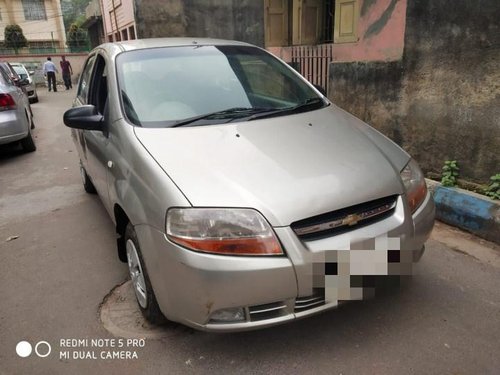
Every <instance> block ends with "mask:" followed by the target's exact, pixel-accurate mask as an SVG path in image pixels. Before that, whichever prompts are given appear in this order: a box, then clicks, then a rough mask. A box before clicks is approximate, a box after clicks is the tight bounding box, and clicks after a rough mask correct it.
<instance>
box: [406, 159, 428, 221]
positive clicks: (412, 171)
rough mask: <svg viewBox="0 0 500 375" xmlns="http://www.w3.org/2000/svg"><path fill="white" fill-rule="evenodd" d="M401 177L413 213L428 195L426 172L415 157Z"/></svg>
mask: <svg viewBox="0 0 500 375" xmlns="http://www.w3.org/2000/svg"><path fill="white" fill-rule="evenodd" d="M401 179H402V180H403V184H404V186H405V189H406V199H407V201H408V205H409V206H410V210H411V212H412V213H414V212H415V211H416V209H417V208H418V207H419V206H420V205H421V204H422V202H423V201H424V199H425V197H426V196H427V185H426V184H425V178H424V174H423V173H422V170H421V169H420V167H419V166H418V164H417V162H416V161H415V160H413V159H411V160H410V162H409V163H408V164H407V165H406V167H404V168H403V170H402V171H401Z"/></svg>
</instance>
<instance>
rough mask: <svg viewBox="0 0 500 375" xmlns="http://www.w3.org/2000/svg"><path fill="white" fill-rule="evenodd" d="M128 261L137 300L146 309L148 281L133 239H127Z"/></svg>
mask: <svg viewBox="0 0 500 375" xmlns="http://www.w3.org/2000/svg"><path fill="white" fill-rule="evenodd" d="M127 262H128V271H129V274H130V279H131V280H132V286H133V287H134V292H135V296H136V297H137V302H138V303H139V305H140V306H141V307H142V308H143V309H145V308H146V307H147V305H148V300H147V297H146V295H147V289H146V281H144V273H143V272H142V266H141V261H140V260H139V254H137V249H136V248H135V245H134V242H133V241H132V240H131V239H129V240H127Z"/></svg>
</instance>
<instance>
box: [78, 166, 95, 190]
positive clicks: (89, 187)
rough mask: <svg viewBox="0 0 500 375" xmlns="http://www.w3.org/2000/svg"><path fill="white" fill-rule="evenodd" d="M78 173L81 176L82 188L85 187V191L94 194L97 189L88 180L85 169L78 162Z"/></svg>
mask: <svg viewBox="0 0 500 375" xmlns="http://www.w3.org/2000/svg"><path fill="white" fill-rule="evenodd" d="M80 175H81V177H82V183H83V188H84V189H85V191H86V192H87V193H89V194H96V193H97V190H96V189H95V186H94V184H93V183H92V181H91V180H90V177H89V175H88V174H87V171H86V170H85V168H83V166H82V165H81V164H80Z"/></svg>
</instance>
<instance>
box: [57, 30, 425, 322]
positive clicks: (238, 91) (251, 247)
mask: <svg viewBox="0 0 500 375" xmlns="http://www.w3.org/2000/svg"><path fill="white" fill-rule="evenodd" d="M64 122H65V124H66V125H67V126H69V127H71V128H73V129H72V137H73V139H74V142H75V144H76V147H77V149H78V153H79V157H80V160H81V174H82V179H83V183H84V188H85V190H86V191H88V192H96V191H97V193H98V194H99V196H100V198H101V200H102V202H103V204H104V206H105V207H106V209H107V211H108V213H109V214H110V215H111V217H112V219H113V221H114V223H115V225H116V231H117V233H118V240H117V243H118V254H119V257H120V259H121V260H122V261H125V262H128V267H129V272H130V276H131V280H132V285H133V288H134V291H135V295H136V297H137V302H138V304H139V306H140V309H141V310H142V312H143V314H144V316H145V317H146V318H147V319H148V320H150V321H151V322H153V323H158V322H161V321H162V320H163V319H164V318H167V319H168V320H171V321H176V322H180V323H183V324H186V325H189V326H192V327H194V328H198V329H203V330H209V331H238V330H246V329H253V328H259V327H266V326H271V325H275V324H279V323H283V322H287V321H291V320H293V319H296V318H301V317H305V316H308V315H312V314H315V313H318V312H320V311H323V310H326V309H330V308H333V307H336V306H337V305H338V304H339V303H341V302H343V301H346V300H356V299H362V298H363V297H366V296H367V295H368V294H370V292H371V290H372V287H373V286H374V285H373V284H374V280H379V279H380V278H384V277H385V278H387V277H390V276H388V275H406V274H409V273H410V272H411V266H412V264H413V263H414V262H416V261H418V260H419V259H420V257H421V256H422V253H423V251H424V242H425V241H426V240H427V238H428V236H429V234H430V231H431V229H432V226H433V222H434V204H433V201H432V198H431V196H430V194H429V193H428V192H427V189H426V186H425V180H424V176H423V175H422V172H421V171H420V169H419V167H418V165H417V163H416V162H415V161H414V160H412V159H411V157H410V156H409V155H408V154H407V153H405V152H404V151H403V150H402V149H401V148H399V147H398V146H397V145H396V144H394V143H393V142H391V141H390V140H389V139H387V138H385V137H384V136H383V135H381V134H380V133H378V132H377V131H375V130H374V129H373V128H371V127H370V126H368V125H366V124H365V123H363V122H362V121H360V120H358V119H357V118H355V117H353V116H352V115H350V114H349V113H347V112H345V111H343V110H342V109H340V108H338V107H336V106H335V105H334V104H333V103H331V102H330V101H329V100H328V99H327V98H325V97H324V96H323V95H322V94H321V93H320V92H319V91H318V90H317V89H316V88H315V87H314V86H312V85H311V84H309V83H308V82H307V81H306V80H305V79H304V78H302V77H301V76H300V75H299V74H298V73H297V72H296V71H294V70H293V69H291V68H290V67H289V66H288V65H287V64H285V63H284V62H282V61H281V60H279V59H277V58H275V57H274V56H272V55H271V54H269V53H267V52H266V51H265V50H262V49H260V48H257V47H255V46H252V45H249V44H245V43H239V42H230V41H223V40H207V39H197V40H193V39H150V40H137V41H130V42H122V43H109V44H104V45H101V46H99V47H97V48H96V49H94V50H93V51H92V52H91V53H90V55H89V57H88V59H87V61H86V63H85V66H84V70H83V73H82V75H81V78H80V83H79V87H78V93H77V97H76V99H75V101H74V106H73V108H72V109H70V110H68V111H67V112H66V113H65V115H64ZM396 277H397V276H396Z"/></svg>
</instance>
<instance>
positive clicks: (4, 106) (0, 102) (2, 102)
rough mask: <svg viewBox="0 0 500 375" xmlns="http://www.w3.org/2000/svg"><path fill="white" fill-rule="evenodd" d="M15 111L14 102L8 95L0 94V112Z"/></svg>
mask: <svg viewBox="0 0 500 375" xmlns="http://www.w3.org/2000/svg"><path fill="white" fill-rule="evenodd" d="M8 109H16V102H15V101H14V99H13V98H12V96H10V95H9V94H0V111H6V110H8Z"/></svg>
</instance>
